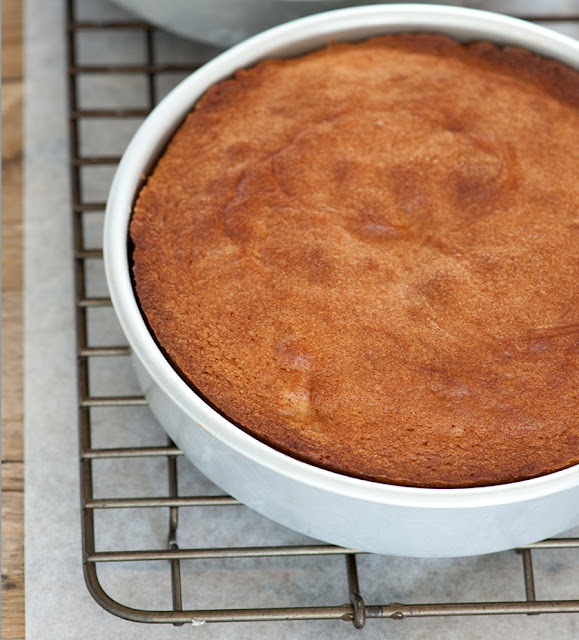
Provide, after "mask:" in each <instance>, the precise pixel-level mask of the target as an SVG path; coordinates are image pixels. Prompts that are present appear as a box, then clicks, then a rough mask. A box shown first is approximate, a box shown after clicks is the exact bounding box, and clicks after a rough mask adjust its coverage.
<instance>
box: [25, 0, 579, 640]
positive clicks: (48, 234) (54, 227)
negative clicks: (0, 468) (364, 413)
mask: <svg viewBox="0 0 579 640" xmlns="http://www.w3.org/2000/svg"><path fill="white" fill-rule="evenodd" d="M63 4H64V3H63V2H62V1H61V0H27V2H26V42H25V44H26V114H25V127H26V139H25V145H26V149H25V153H26V175H25V189H26V192H25V251H26V257H25V261H26V262H25V324H26V327H25V328H26V344H25V456H26V494H25V496H26V497H25V511H26V625H27V638H29V639H30V640H37V639H38V640H68V639H71V640H72V639H80V638H82V639H83V640H92V639H102V638H107V639H108V638H115V639H121V640H125V639H126V640H129V639H137V638H138V639H147V638H158V639H161V638H162V639H173V638H184V637H190V636H196V637H199V638H203V639H207V640H209V639H217V638H240V639H241V638H252V639H260V638H271V637H276V638H280V639H281V638H287V639H288V640H289V639H302V638H304V639H307V638H319V639H322V640H324V639H328V640H329V639H330V638H332V639H338V640H339V639H348V638H357V637H360V638H361V637H364V638H367V639H368V640H372V639H376V638H399V637H400V638H402V637H403V638H405V639H407V640H419V639H426V638H429V639H432V638H445V639H448V640H454V639H456V640H458V639H459V638H460V639H461V640H462V639H465V638H470V639H474V638H494V637H509V638H511V640H533V639H539V638H546V637H548V638H559V639H561V640H571V639H572V638H577V637H579V615H571V614H567V615H559V614H558V615H550V616H549V615H542V616H539V617H537V616H532V617H529V616H501V617H464V618H460V617H451V618H444V619H442V618H438V619H436V618H423V619H411V620H405V621H400V622H395V621H391V620H369V621H368V623H367V625H366V627H365V629H364V630H363V631H361V632H359V631H356V630H355V629H354V628H353V626H352V625H351V624H350V623H345V622H342V621H323V622H306V621H299V622H270V623H230V624H206V625H203V626H199V627H194V626H192V625H185V626H183V627H178V628H175V627H172V626H167V625H159V626H155V625H143V624H138V623H134V622H127V621H124V620H121V619H119V618H117V617H115V616H113V615H111V614H110V613H108V612H107V611H105V610H103V609H102V608H101V607H100V606H99V605H98V604H96V603H95V601H94V600H93V599H92V597H91V596H90V595H89V593H88V590H87V588H86V586H85V584H84V580H83V576H82V554H81V533H80V509H79V502H80V499H79V463H78V443H77V398H76V377H75V376H76V361H75V355H74V354H75V333H74V306H73V257H72V238H71V214H70V197H69V191H70V185H69V173H68V155H67V154H68V130H67V121H66V113H67V103H66V68H65V53H66V51H65V42H66V31H65V17H64V8H63ZM78 4H79V6H80V7H81V9H82V16H83V17H84V18H86V19H99V18H109V17H113V18H114V17H119V16H122V14H121V12H120V10H119V9H117V8H116V7H115V6H113V5H112V4H109V3H108V2H107V1H106V0H81V1H80V2H79V3H78ZM99 37H100V38H101V39H100V40H99V39H98V38H99ZM165 45H166V46H167V47H169V48H171V47H172V48H173V49H172V51H173V52H174V51H175V50H176V49H182V51H183V56H185V58H186V56H187V55H188V54H189V52H190V51H191V45H190V43H185V42H183V41H180V40H178V39H175V38H173V37H172V36H167V37H166V43H165ZM141 46H142V44H139V42H138V40H136V39H133V38H132V37H131V36H130V35H123V37H122V38H120V39H119V38H118V37H116V36H110V35H107V34H102V33H101V34H100V36H99V35H98V34H95V39H94V40H93V41H92V42H91V41H90V38H89V39H88V40H87V43H86V46H85V48H84V49H83V50H82V51H81V60H80V61H81V62H83V61H85V62H87V61H97V60H98V61H99V62H101V63H102V62H106V61H107V55H108V56H112V57H111V60H112V61H114V60H116V58H115V57H114V56H117V55H119V53H122V55H123V56H126V58H125V60H126V61H131V60H132V59H133V58H134V60H138V56H139V55H140V50H139V47H141ZM112 52H114V56H113V55H112ZM205 53H207V51H206V52H205ZM139 82H140V80H138V79H135V78H126V79H125V80H124V81H123V82H121V83H118V82H115V81H114V79H107V78H103V79H102V86H101V87H100V90H101V91H104V92H106V94H107V97H108V99H110V103H111V106H123V104H125V103H126V104H131V100H132V99H133V98H134V97H135V95H138V94H139V92H140V91H141V90H142V87H140V86H138V83H139ZM97 84H98V83H97ZM159 90H160V92H163V90H164V88H163V86H161V87H159ZM93 91H97V89H95V88H94V87H92V88H91V87H88V88H87V91H85V93H84V94H83V100H84V101H85V103H84V104H83V105H81V106H84V107H86V108H89V107H90V106H91V100H96V98H97V97H98V96H95V95H93V93H92V92H93ZM101 98H102V96H100V97H99V99H101ZM137 124H138V122H137V121H130V120H123V121H122V122H121V123H120V124H116V125H113V124H110V123H109V126H108V127H107V128H105V129H103V127H102V123H101V126H98V125H99V123H98V122H97V123H83V127H84V129H83V131H82V132H81V133H82V139H83V145H85V146H84V147H83V152H84V153H86V154H91V153H95V154H98V153H102V152H103V147H104V148H105V149H106V150H107V151H108V153H109V154H114V153H120V152H122V149H123V147H124V145H126V143H127V142H128V140H129V138H130V136H131V135H132V133H133V131H134V129H135V127H136V126H137ZM91 127H93V129H92V130H91ZM110 178H111V172H110V170H109V169H108V168H98V167H97V168H93V169H92V170H87V171H85V172H84V173H83V181H84V182H83V187H84V189H85V195H86V196H87V199H94V200H97V201H98V200H102V199H104V198H105V197H106V190H107V189H108V184H109V181H110ZM83 224H85V225H86V228H85V231H86V234H87V237H88V238H89V239H90V242H91V243H92V242H94V246H97V247H98V246H100V228H101V226H102V216H100V215H99V214H95V215H94V216H93V217H92V218H89V219H87V220H86V221H84V222H83ZM87 287H88V290H89V291H88V293H90V294H91V295H105V294H106V289H105V286H104V280H103V274H102V265H100V263H99V262H98V261H95V263H94V265H91V267H90V268H89V278H88V282H87ZM89 332H90V340H91V342H92V343H94V344H98V342H99V340H100V339H101V338H102V337H103V336H106V338H107V341H108V342H112V343H113V344H114V343H119V344H121V343H122V342H123V337H122V335H121V333H120V330H119V328H118V326H117V325H116V321H115V319H114V316H113V315H112V312H110V311H109V310H95V311H94V313H92V315H91V318H90V327H89ZM111 335H112V336H113V339H112V340H111ZM91 385H93V389H92V391H93V393H94V394H95V395H107V394H111V393H113V392H114V391H115V390H119V389H121V390H122V391H124V392H127V393H131V392H134V393H138V388H137V386H136V382H135V379H134V376H133V374H132V370H131V369H130V366H129V365H128V363H127V360H126V359H124V358H119V359H118V360H115V359H107V361H106V362H104V361H103V362H97V363H96V364H94V365H93V369H92V371H91ZM93 419H94V428H93V432H94V443H93V445H94V446H95V447H99V446H130V445H132V444H137V445H138V444H150V445H155V444H162V443H163V442H164V440H165V436H164V434H163V431H162V430H161V428H160V427H159V425H158V424H157V423H156V422H155V420H154V419H153V418H152V417H151V415H150V414H149V413H148V410H147V409H146V408H143V409H140V410H136V411H135V410H131V411H127V410H124V409H111V410H103V411H102V413H99V412H98V411H95V412H94V416H93ZM96 464H100V465H102V466H101V468H100V469H99V473H98V474H97V477H98V480H97V482H96V486H95V493H96V495H97V496H103V497H104V496H106V497H113V496H125V495H156V494H158V492H159V490H160V485H159V482H160V480H159V479H160V478H165V477H166V476H165V474H166V470H165V469H164V467H163V465H164V461H163V460H155V459H153V460H151V461H150V462H148V463H147V464H145V465H142V464H139V465H136V464H135V463H132V462H131V461H127V460H124V461H110V460H109V461H103V462H98V463H95V465H96ZM179 465H180V478H181V482H182V486H181V487H180V489H181V492H182V494H183V495H185V494H193V493H196V492H199V493H201V492H205V493H207V492H214V493H220V492H219V490H218V489H217V488H216V487H212V486H211V484H210V483H209V482H208V481H207V480H205V479H204V478H203V477H202V476H201V474H199V473H198V472H196V471H195V469H193V467H192V466H191V465H189V464H188V463H187V461H185V460H180V462H179ZM96 528H97V540H98V544H99V550H101V551H106V550H107V549H118V548H133V549H139V548H140V549H144V548H159V547H162V546H163V544H164V542H165V541H164V536H165V535H166V528H167V523H166V519H165V518H164V517H163V516H162V515H159V513H158V512H156V511H155V512H146V511H144V510H135V511H134V513H133V514H132V515H131V517H130V518H127V514H126V512H123V513H120V512H118V511H114V510H109V511H105V512H101V513H99V514H98V517H97V519H96ZM180 536H181V539H180V541H181V544H182V546H191V547H201V548H203V547H209V546H212V545H227V544H235V542H236V540H238V539H241V540H242V541H243V542H242V544H244V545H260V544H277V543H288V544H300V543H303V542H308V540H307V539H306V538H304V536H301V535H299V534H296V533H294V532H291V531H288V530H286V529H284V528H282V527H279V526H278V525H276V524H274V523H272V522H270V521H268V520H266V519H265V518H262V517H260V516H258V515H256V514H254V513H253V512H251V511H250V510H248V509H246V508H245V507H238V508H234V509H227V510H219V509H215V508H213V509H211V508H209V509H206V510H205V511H204V512H202V514H201V515H199V512H197V511H196V512H195V513H192V512H187V511H183V513H182V515H181V523H180ZM240 536H241V538H240ZM534 561H535V569H536V573H537V580H538V588H539V593H538V596H539V597H541V598H553V599H555V598H579V580H578V579H577V575H579V553H578V552H574V551H569V550H562V551H558V552H535V553H534ZM359 572H360V581H361V588H362V592H363V594H364V597H365V599H366V603H367V604H379V603H387V602H396V601H399V602H444V601H446V602H453V601H460V602H469V601H478V600H488V601H491V600H495V599H505V600H520V599H523V598H524V588H523V583H522V571H521V559H520V557H519V556H517V555H516V554H515V553H514V552H507V553H500V554H492V555H489V556H482V557H477V558H465V559H458V560H411V559H402V558H388V557H376V556H360V557H359ZM99 577H100V580H101V583H102V584H103V586H104V587H105V588H106V590H107V591H108V593H109V594H110V595H111V596H112V597H115V598H117V599H118V600H119V601H121V602H122V603H123V604H125V605H130V606H134V607H141V606H142V607H149V608H150V607H159V608H167V607H169V606H170V603H168V602H167V601H166V599H167V594H168V593H169V591H168V582H167V581H168V572H167V567H166V563H158V564H153V565H148V564H147V565H146V566H144V565H143V564H139V563H133V564H132V565H123V566H121V565H119V564H111V565H107V566H104V567H103V569H102V570H101V571H99ZM183 584H184V597H185V600H186V603H187V604H188V605H189V606H195V607H196V608H203V607H207V608H219V607H228V606H234V607H246V606H253V605H261V606H277V607H279V606H299V605H325V604H328V603H332V604H341V603H342V602H346V601H347V600H348V594H347V593H346V581H345V576H344V561H343V558H341V557H336V558H314V559H300V558H297V559H291V560H288V559H277V560H275V561H273V562H272V561H264V560H259V559H254V560H247V561H243V562H241V563H240V562H239V561H219V562H218V563H215V562H211V561H203V562H198V563H195V564H194V565H193V564H192V563H191V564H187V563H184V565H183Z"/></svg>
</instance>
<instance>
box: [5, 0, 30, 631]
mask: <svg viewBox="0 0 579 640" xmlns="http://www.w3.org/2000/svg"><path fill="white" fill-rule="evenodd" d="M1 104H2V318H1V321H2V371H1V376H2V398H1V401H2V445H1V446H2V449H1V451H2V464H1V483H2V531H1V537H2V638H3V640H22V639H23V638H24V637H25V629H24V454H23V408H22V407H23V391H22V390H23V345H22V343H23V314H22V300H23V298H22V107H23V81H22V3H21V2H20V0H4V2H2V102H1Z"/></svg>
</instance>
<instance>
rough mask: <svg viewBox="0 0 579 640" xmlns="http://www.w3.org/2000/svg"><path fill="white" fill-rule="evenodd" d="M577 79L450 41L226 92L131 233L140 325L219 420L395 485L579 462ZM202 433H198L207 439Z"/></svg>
mask: <svg viewBox="0 0 579 640" xmlns="http://www.w3.org/2000/svg"><path fill="white" fill-rule="evenodd" d="M578 175H579V75H578V74H577V72H575V71H574V70H571V69H570V68H568V67H566V66H564V65H562V64H560V63H558V62H554V61H551V60H547V59H544V58H540V57H538V56H536V55H535V54H533V53H530V52H528V51H525V50H521V49H518V48H512V47H506V48H499V47H497V46H495V45H493V44H491V43H488V42H476V43H471V44H468V45H463V44H459V43H457V42H455V41H453V40H451V39H449V38H447V37H445V36H441V35H434V34H420V35H418V34H402V35H390V36H380V37H376V38H372V39H370V40H367V41H364V42H360V43H333V44H331V45H329V46H327V47H325V48H324V49H321V50H319V51H316V52H313V53H310V54H306V55H303V56H300V57H297V58H292V59H288V60H267V61H264V62H261V63H259V64H257V65H256V66H254V67H252V68H251V69H248V70H240V71H238V72H237V73H236V75H235V77H233V78H231V79H228V80H225V81H223V82H221V83H219V84H217V85H215V86H214V87H212V88H211V89H209V90H208V91H207V93H206V94H205V95H204V96H203V97H202V99H201V100H200V101H199V102H198V103H197V105H195V107H194V109H193V110H192V112H191V113H190V114H189V116H188V117H187V119H186V120H185V122H184V123H183V124H182V125H181V126H180V128H179V129H178V130H177V132H176V134H175V135H174V137H173V138H172V140H171V142H170V143H169V145H168V147H167V149H166V150H165V151H164V152H163V155H162V156H161V158H160V159H159V161H158V163H157V165H156V167H155V169H154V171H153V172H152V174H151V175H150V177H149V178H148V181H147V184H146V185H145V187H144V188H143V189H142V191H141V193H140V195H139V198H138V200H137V203H136V205H135V209H134V213H133V217H132V220H131V226H130V237H131V241H132V244H133V251H132V259H133V274H134V280H135V287H136V293H137V297H138V300H139V304H140V306H141V309H142V311H143V313H144V316H145V317H146V320H147V322H148V325H149V327H150V329H151V331H152V333H153V334H154V336H155V338H156V340H157V342H158V344H159V345H160V347H161V348H162V350H163V351H164V353H165V354H166V355H167V357H168V359H169V360H170V361H171V362H172V364H173V366H174V367H175V368H176V369H177V370H178V371H179V372H180V374H181V375H182V376H183V377H184V379H185V380H186V381H187V382H188V383H189V384H190V385H191V386H192V387H193V388H194V389H195V390H196V391H197V392H198V393H199V394H200V395H201V396H202V397H203V398H204V399H206V400H207V401H208V402H209V403H210V404H211V405H212V406H213V407H215V408H216V409H217V410H218V411H219V412H221V413H222V414H223V415H225V416H226V417H228V418H229V419H230V420H232V421H233V422H234V423H235V424H236V425H238V427H239V428H241V429H244V430H245V431H247V432H249V433H250V434H252V435H253V436H255V437H256V438H258V439H260V440H262V441H263V442H265V443H267V444H269V445H271V446H273V447H275V448H277V449H279V450H281V451H283V452H285V453H287V454H289V455H291V456H294V457H296V458H298V459H300V460H304V461H306V462H309V463H311V464H314V465H318V466H321V467H324V468H326V469H330V470H333V471H337V472H339V473H342V474H346V475H351V476H356V477H359V478H363V479H369V480H373V481H377V482H386V483H393V484H401V485H409V486H421V487H470V486H483V485H491V484H499V483H506V482H513V481H517V480H522V479H526V478H530V477H534V476H538V475H542V474H545V473H549V472H552V471H555V470H559V469H562V468H565V467H568V466H571V465H573V464H576V463H577V462H579V420H578V413H579V411H578V402H577V400H578V390H577V385H578V380H579V304H578V301H579V295H578V294H579V251H578V238H579V180H578ZM191 428H196V427H194V426H193V425H192V426H191Z"/></svg>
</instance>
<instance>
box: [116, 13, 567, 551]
mask: <svg viewBox="0 0 579 640" xmlns="http://www.w3.org/2000/svg"><path fill="white" fill-rule="evenodd" d="M412 31H414V32H416V31H430V32H438V33H445V34H448V35H449V36H452V37H454V38H457V39H459V40H462V41H472V40H490V41H493V42H495V43H497V44H499V45H505V44H508V45H516V46H521V47H525V48H528V49H530V50H533V51H535V52H536V53H538V54H541V55H544V56H548V57H551V58H555V59H558V60H560V61H562V62H564V63H566V64H568V65H570V66H573V67H575V68H579V42H576V41H575V40H572V39H570V38H567V37H565V36H562V35H559V34H557V33H556V32H553V31H551V30H548V29H545V28H542V27H539V26H536V25H534V24H530V23H526V22H524V21H520V20H517V19H513V18H509V17H505V16H502V15H498V14H491V13H487V12H482V11H477V10H472V9H463V8H456V7H447V6H446V7H445V6H433V5H381V6H376V5H373V6H368V7H361V8H360V7H357V8H350V9H342V10H338V11H331V12H328V13H324V14H318V15H315V16H309V17H307V18H302V19H299V20H296V21H294V22H290V23H287V24H284V25H280V26H277V27H274V28H272V29H270V30H268V31H266V32H263V33H261V34H259V35H257V36H254V37H252V38H250V39H248V40H246V41H244V42H242V43H240V44H238V45H236V46H235V47H233V48H232V49H230V50H228V51H226V52H225V53H223V54H221V55H220V56H218V57H217V58H215V59H213V60H212V61H210V62H209V63H207V64H206V65H205V66H203V67H202V68H201V69H199V70H198V71H197V72H195V73H194V74H192V75H191V76H189V77H188V78H187V79H186V80H184V81H183V82H182V83H181V84H180V85H178V86H177V87H176V88H175V89H174V90H173V91H172V92H171V93H170V94H169V95H168V96H167V97H166V98H165V99H164V100H163V101H162V102H161V103H160V104H159V105H158V107H157V108H156V109H155V110H154V111H153V112H152V113H151V115H150V116H149V117H148V118H147V120H146V121H145V122H144V123H143V125H142V126H141V128H140V129H139V131H138V132H137V133H136V135H135V137H134V138H133V140H132V141H131V143H130V145H129V146H128V148H127V150H126V152H125V154H124V156H123V158H122V161H121V163H120V165H119V167H118V170H117V173H116V175H115V178H114V181H113V184H112V187H111V191H110V197H109V201H108V205H107V210H106V217H105V232H104V256H105V269H106V274H107V280H108V285H109V289H110V294H111V297H112V301H113V305H114V307H115V310H116V313H117V315H118V318H119V320H120V323H121V326H122V328H123V330H124V332H125V334H126V336H127V339H128V341H129V343H130V346H131V348H132V351H133V353H134V356H135V357H134V360H135V364H136V369H137V373H138V378H139V381H140V384H141V385H142V388H143V391H144V393H145V395H146V397H147V399H148V401H149V403H150V407H151V409H152V410H153V412H154V413H155V415H156V416H157V418H158V420H159V421H160V423H161V424H162V425H163V426H164V428H165V429H166V431H167V432H168V433H169V435H170V436H171V437H172V438H173V440H174V441H175V442H176V443H177V444H178V446H179V447H181V449H182V450H183V452H184V453H185V455H186V456H187V457H188V458H189V459H190V460H191V461H192V462H193V463H194V464H195V465H196V466H197V467H198V468H199V469H200V470H201V471H202V472H203V473H204V474H206V475H207V476H208V477H209V478H210V479H211V480H212V481H213V482H215V483H216V484H217V485H219V486H220V487H222V488H223V489H224V490H225V491H227V492H228V493H230V494H231V495H232V496H234V497H235V498H237V499H239V500H240V501H242V502H243V503H245V504H247V505H248V506H249V507H251V508H253V509H255V510H256V511H258V512H260V513H261V514H263V515H265V516H267V517H269V518H271V519H272V520H275V521H277V522H279V523H281V524H284V525H286V526H287V527H290V528H292V529H294V530H297V531H300V532H302V533H304V534H307V535H309V536H312V537H313V538H317V539H320V540H323V541H326V542H329V543H334V544H337V545H342V546H345V547H350V548H355V549H359V550H363V551H369V552H375V553H381V554H394V555H405V556H423V557H451V556H466V555H475V554H482V553H489V552H494V551H499V550H504V549H510V548H514V547H517V546H520V545H522V544H527V543H531V542H533V541H537V540H540V539H544V538H546V537H549V536H552V535H554V534H557V533H560V532H563V531H565V530H567V529H570V528H571V527H573V526H575V525H577V524H579V467H578V466H575V467H571V468H568V469H565V470H563V471H559V472H556V473H552V474H549V475H545V476H542V477H538V478H534V479H531V480H525V481H522V482H516V483H512V484H505V485H499V486H489V487H480V488H469V489H423V488H413V487H399V486H392V485H385V484H379V483H373V482H368V481H364V480H360V479H356V478H351V477H347V476H343V475H340V474H336V473H333V472H330V471H326V470H324V469H320V468H317V467H314V466H311V465H308V464H306V463H303V462H300V461H298V460H296V459H293V458H291V457H289V456H287V455H284V454H283V453H280V452H278V451H276V450H274V449H272V448H270V447H268V446H267V445H265V444H263V443H261V442H259V441H258V440H256V439H254V438H252V437H251V436H250V435H248V434H247V433H245V432H244V431H242V430H241V429H239V428H237V427H236V426H234V425H233V424H231V423H230V422H228V421H227V420H226V419H225V418H224V417H222V416H221V415H219V414H218V413H217V412H216V411H214V410H213V409H212V408H211V407H210V406H208V405H207V404H206V403H205V402H204V401H203V400H202V399H201V398H200V397H198V396H197V395H196V394H195V393H194V392H193V391H192V390H191V388H190V387H189V386H188V385H187V384H186V383H185V382H184V381H183V380H182V379H181V377H180V376H179V375H178V374H177V373H176V371H175V370H174V369H173V368H172V367H171V365H170V364H169V363H168V361H167V360H166V359H165V358H164V356H163V355H162V353H161V351H160V350H159V348H158V347H157V345H156V343H155V340H154V339H153V337H152V336H151V334H150V333H149V330H148V329H147V326H146V324H145V322H144V320H143V317H142V316H141V313H140V311H139V307H138V304H137V301H136V299H135V294H134V292H133V286H132V282H131V273H130V256H129V243H128V237H127V234H128V224H129V219H130V216H131V210H132V207H133V203H134V201H135V198H136V196H137V193H138V191H139V188H140V186H141V185H142V180H143V178H142V176H143V175H146V174H147V173H148V172H149V171H150V169H151V167H152V166H153V164H154V163H155V161H156V159H157V157H158V155H159V153H160V152H161V151H162V149H163V148H164V146H165V144H166V143H167V141H168V139H169V138H170V136H171V135H172V133H173V132H174V131H175V129H176V127H177V126H178V125H179V124H180V123H181V122H182V120H183V118H184V116H185V115H186V113H187V112H188V111H190V109H191V108H192V107H193V105H194V104H195V102H196V100H197V99H198V98H199V97H200V96H201V95H202V94H203V93H204V92H205V90H206V89H207V88H208V87H209V86H211V85H213V84H214V83H216V82H218V81H220V80H222V79H224V78H226V77H228V76H230V75H231V74H232V73H233V72H234V71H235V70H237V69H239V68H242V67H247V66H250V65H252V64H254V63H256V62H257V61H259V60H260V59H262V58H266V57H288V56H293V55H297V54H301V53H303V52H306V51H309V50H312V49H315V48H318V47H320V46H323V45H325V44H326V43H328V42H329V41H330V40H358V39H362V38H366V37H369V36H372V35H376V34H381V33H392V32H412Z"/></svg>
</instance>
